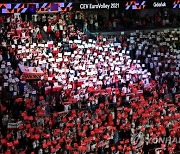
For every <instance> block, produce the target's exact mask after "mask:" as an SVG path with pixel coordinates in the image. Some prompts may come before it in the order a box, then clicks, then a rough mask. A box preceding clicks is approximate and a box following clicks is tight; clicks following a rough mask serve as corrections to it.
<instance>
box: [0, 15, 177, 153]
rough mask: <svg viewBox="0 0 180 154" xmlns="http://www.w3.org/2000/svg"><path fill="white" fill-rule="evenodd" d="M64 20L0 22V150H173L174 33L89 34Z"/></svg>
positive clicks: (175, 47)
mask: <svg viewBox="0 0 180 154" xmlns="http://www.w3.org/2000/svg"><path fill="white" fill-rule="evenodd" d="M42 19H43V18H42ZM68 19H71V18H70V17H69V16H64V17H62V16H59V17H58V16H56V17H55V18H54V17H52V18H50V19H49V20H47V21H48V23H45V24H44V25H43V28H42V27H41V24H40V23H38V22H35V23H34V22H25V21H22V20H21V18H20V17H18V19H15V17H14V16H11V17H9V19H7V22H6V23H5V24H3V23H1V29H0V36H1V37H0V39H1V42H2V43H1V44H2V46H1V49H0V66H1V68H0V74H1V76H0V92H1V95H0V100H1V101H0V153H5V154H8V153H20V154H23V153H30V154H33V153H38V154H42V153H74V154H78V153H102V154H103V153H112V154H115V153H116V154H117V153H125V154H129V153H132V154H135V153H143V152H144V153H147V152H148V151H151V150H159V151H161V152H163V153H175V152H177V151H179V137H180V123H179V119H180V113H179V106H180V102H179V100H180V99H179V98H178V95H177V93H178V92H179V82H180V79H179V67H180V51H179V47H180V46H179V35H180V30H179V29H174V30H169V29H166V30H164V31H160V32H158V31H154V30H152V31H150V32H141V31H135V32H132V33H130V34H124V33H121V35H119V37H106V38H105V37H103V36H102V35H100V34H99V35H98V36H97V38H96V39H90V38H88V36H87V35H86V34H85V33H83V32H81V30H80V29H79V28H78V25H74V24H73V23H72V22H71V20H68ZM46 24H47V25H46ZM174 96H177V97H176V99H174ZM161 137H162V138H163V137H164V138H170V139H169V140H168V141H167V142H166V141H164V142H162V143H161V142H160V143H155V141H154V140H155V139H157V138H161Z"/></svg>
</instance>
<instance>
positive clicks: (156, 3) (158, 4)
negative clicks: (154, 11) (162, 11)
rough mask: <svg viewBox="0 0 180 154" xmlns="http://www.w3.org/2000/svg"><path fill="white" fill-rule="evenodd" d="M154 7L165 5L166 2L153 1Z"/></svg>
mask: <svg viewBox="0 0 180 154" xmlns="http://www.w3.org/2000/svg"><path fill="white" fill-rule="evenodd" d="M153 6H154V7H166V2H154V3H153Z"/></svg>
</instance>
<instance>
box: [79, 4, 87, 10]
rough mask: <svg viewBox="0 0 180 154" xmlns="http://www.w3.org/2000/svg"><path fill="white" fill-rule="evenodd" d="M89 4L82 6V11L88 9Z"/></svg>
mask: <svg viewBox="0 0 180 154" xmlns="http://www.w3.org/2000/svg"><path fill="white" fill-rule="evenodd" d="M88 5H89V4H80V9H88Z"/></svg>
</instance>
